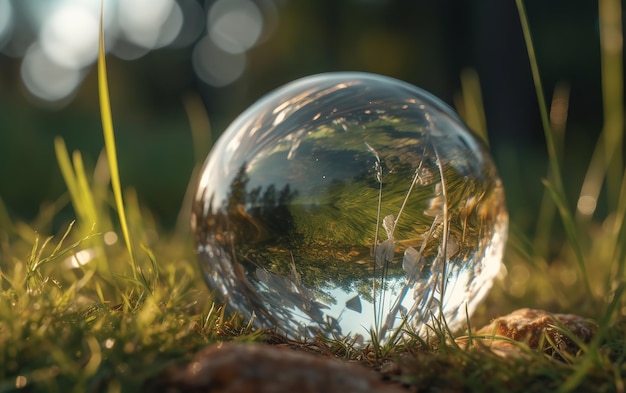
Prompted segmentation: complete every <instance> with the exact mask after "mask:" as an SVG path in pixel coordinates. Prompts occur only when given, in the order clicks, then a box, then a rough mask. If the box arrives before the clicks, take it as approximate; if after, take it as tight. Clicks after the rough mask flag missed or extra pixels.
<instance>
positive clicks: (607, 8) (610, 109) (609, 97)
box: [598, 0, 624, 206]
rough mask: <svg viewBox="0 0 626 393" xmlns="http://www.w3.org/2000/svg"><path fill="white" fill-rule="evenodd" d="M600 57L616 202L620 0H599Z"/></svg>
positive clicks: (611, 193)
mask: <svg viewBox="0 0 626 393" xmlns="http://www.w3.org/2000/svg"><path fill="white" fill-rule="evenodd" d="M598 12H599V17H600V18H599V22H600V60H601V66H602V101H603V106H604V127H603V130H602V132H603V133H604V134H605V138H604V144H605V160H606V166H607V179H606V181H607V191H608V197H609V203H611V205H612V206H614V205H615V204H616V203H617V199H618V195H619V189H620V182H621V179H622V172H623V163H622V155H623V152H622V150H623V146H622V144H623V141H624V76H623V60H622V45H623V43H622V39H623V37H622V5H621V1H620V0H599V1H598Z"/></svg>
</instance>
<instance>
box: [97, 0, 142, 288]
mask: <svg viewBox="0 0 626 393" xmlns="http://www.w3.org/2000/svg"><path fill="white" fill-rule="evenodd" d="M98 95H99V97H100V114H101V117H102V132H103V134H104V145H105V149H106V154H107V159H108V161H109V171H110V174H111V187H112V188H113V197H114V198H115V206H116V208H117V213H118V216H119V219H120V227H121V230H122V234H123V236H124V242H125V243H126V248H127V250H128V256H129V258H130V264H131V267H132V271H133V277H134V278H135V279H137V278H138V277H137V274H138V271H137V263H136V261H135V254H134V252H133V244H132V241H131V236H130V231H129V229H128V223H127V222H126V212H125V210H124V200H123V198H122V187H121V182H120V174H119V169H118V164H117V150H116V146H115V134H114V132H113V118H112V116H111V103H110V100H109V87H108V81H107V71H106V61H105V51H104V1H102V2H101V9H100V39H99V51H98Z"/></svg>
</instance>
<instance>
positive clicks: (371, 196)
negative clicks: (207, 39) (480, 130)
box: [192, 73, 508, 342]
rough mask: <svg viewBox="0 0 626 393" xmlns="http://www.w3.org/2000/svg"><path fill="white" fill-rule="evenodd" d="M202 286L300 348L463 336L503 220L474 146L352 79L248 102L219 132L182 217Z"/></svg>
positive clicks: (443, 117)
mask: <svg viewBox="0 0 626 393" xmlns="http://www.w3.org/2000/svg"><path fill="white" fill-rule="evenodd" d="M192 225H193V227H194V231H195V235H196V242H197V251H198V254H199V259H200V266H201V268H202V271H203V274H204V276H205V279H206V281H207V283H208V285H209V286H210V288H211V289H213V290H214V291H215V293H216V294H217V295H218V296H220V297H221V298H222V299H223V300H224V301H226V302H227V303H228V304H229V306H230V307H231V308H233V309H235V310H237V311H239V312H241V313H242V314H243V315H244V316H246V317H250V318H252V317H253V318H254V321H255V323H256V325H257V326H262V327H269V328H274V329H276V330H277V331H279V332H281V333H284V334H286V335H288V336H289V337H292V338H295V339H306V338H310V337H313V336H315V335H319V334H321V335H323V336H327V337H335V338H345V337H350V336H352V337H359V336H362V337H363V338H364V340H366V341H368V340H370V338H371V334H372V333H373V334H375V335H376V337H377V339H378V340H380V341H383V342H384V341H387V340H389V339H391V338H393V337H398V335H397V334H396V333H398V332H401V331H408V332H413V333H416V334H419V335H422V336H423V335H425V334H426V325H427V324H429V323H430V322H433V321H434V320H433V318H436V319H437V318H439V317H441V316H442V317H444V318H445V321H446V323H447V324H448V326H449V327H450V328H451V329H453V330H454V329H458V328H459V327H461V326H462V325H463V323H464V322H465V319H466V316H467V314H466V312H468V313H470V314H471V313H472V312H473V311H474V309H475V308H476V306H477V305H478V304H479V303H480V302H481V301H482V299H483V298H484V297H485V295H486V293H487V291H488V290H489V288H490V287H491V285H492V281H493V279H494V277H495V275H496V274H497V272H498V270H499V268H500V263H501V262H500V260H501V257H502V252H503V248H504V243H505V240H506V232H507V226H508V216H507V213H506V209H505V205H504V193H503V190H502V185H501V182H500V179H499V178H498V175H497V172H496V169H495V167H494V165H493V162H492V160H491V158H490V157H489V154H488V153H487V152H486V150H485V148H484V146H483V145H482V144H481V143H480V142H479V141H478V140H477V139H476V137H475V136H474V135H472V134H471V132H470V131H468V130H467V128H466V127H465V126H464V125H463V123H462V122H461V121H460V120H459V118H458V117H457V115H456V114H455V113H454V112H453V111H452V110H451V109H450V108H448V107H447V106H446V105H445V104H443V103H442V102H441V101H440V100H439V99H437V98H436V97H434V96H432V95H430V94H429V93H427V92H425V91H423V90H421V89H418V88H416V87H414V86H411V85H409V84H406V83H404V82H401V81H398V80H395V79H391V78H386V77H382V76H378V75H372V74H363V73H332V74H321V75H317V76H312V77H308V78H304V79H301V80H298V81H295V82H293V83H291V84H288V85H286V86H284V87H282V88H280V89H278V90H276V91H274V92H272V93H270V94H269V95H267V96H266V97H264V98H262V99H261V100H259V101H258V102H257V103H256V104H254V105H253V106H252V107H250V108H249V109H248V110H247V111H245V112H244V113H243V114H242V115H240V116H239V117H238V118H237V119H236V120H235V121H234V122H233V123H232V124H231V126H230V127H229V128H228V129H227V130H226V131H225V132H224V134H223V135H222V136H221V138H220V139H219V141H218V142H217V144H216V145H215V146H214V148H213V150H212V152H211V153H210V155H209V157H208V158H207V161H206V163H205V166H204V168H203V172H202V175H201V178H200V181H199V187H198V191H197V194H196V199H195V206H194V211H193V221H192Z"/></svg>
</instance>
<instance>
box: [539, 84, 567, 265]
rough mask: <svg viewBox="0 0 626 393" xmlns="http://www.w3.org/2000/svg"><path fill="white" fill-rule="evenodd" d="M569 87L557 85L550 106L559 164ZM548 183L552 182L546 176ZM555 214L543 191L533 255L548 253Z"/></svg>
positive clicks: (551, 203) (546, 193) (552, 203)
mask: <svg viewBox="0 0 626 393" xmlns="http://www.w3.org/2000/svg"><path fill="white" fill-rule="evenodd" d="M569 93H570V89H569V86H567V85H565V84H558V85H557V86H556V87H555V89H554V95H553V96H552V104H551V105H550V125H551V126H552V131H553V134H554V142H555V151H556V156H557V157H558V160H559V164H562V162H563V150H564V145H565V125H566V123H567V114H568V108H569ZM548 181H552V179H551V177H550V174H548ZM555 213H556V209H555V204H554V200H553V199H552V196H551V195H550V192H549V191H548V190H544V193H543V197H542V199H541V204H540V205H539V214H537V226H536V228H535V237H534V239H533V240H534V241H533V245H534V253H535V255H541V256H542V257H545V256H546V255H547V253H548V244H549V242H550V236H551V233H552V224H553V223H554V216H555Z"/></svg>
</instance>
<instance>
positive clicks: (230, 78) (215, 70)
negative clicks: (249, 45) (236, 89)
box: [192, 36, 246, 87]
mask: <svg viewBox="0 0 626 393" xmlns="http://www.w3.org/2000/svg"><path fill="white" fill-rule="evenodd" d="M192 62H193V68H194V70H195V72H196V74H197V75H198V77H199V78H200V79H202V80H203V81H204V82H205V83H207V84H209V85H211V86H215V87H222V86H226V85H228V84H231V83H233V82H234V81H236V80H237V79H238V78H239V77H240V76H241V75H242V74H243V71H244V69H245V68H246V56H245V55H244V54H243V53H228V52H225V51H223V50H222V49H220V48H218V47H217V46H216V45H215V44H214V43H213V41H212V40H211V38H210V37H209V36H204V37H203V38H202V39H201V40H200V41H199V42H198V43H197V44H196V46H195V47H194V50H193V54H192Z"/></svg>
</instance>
